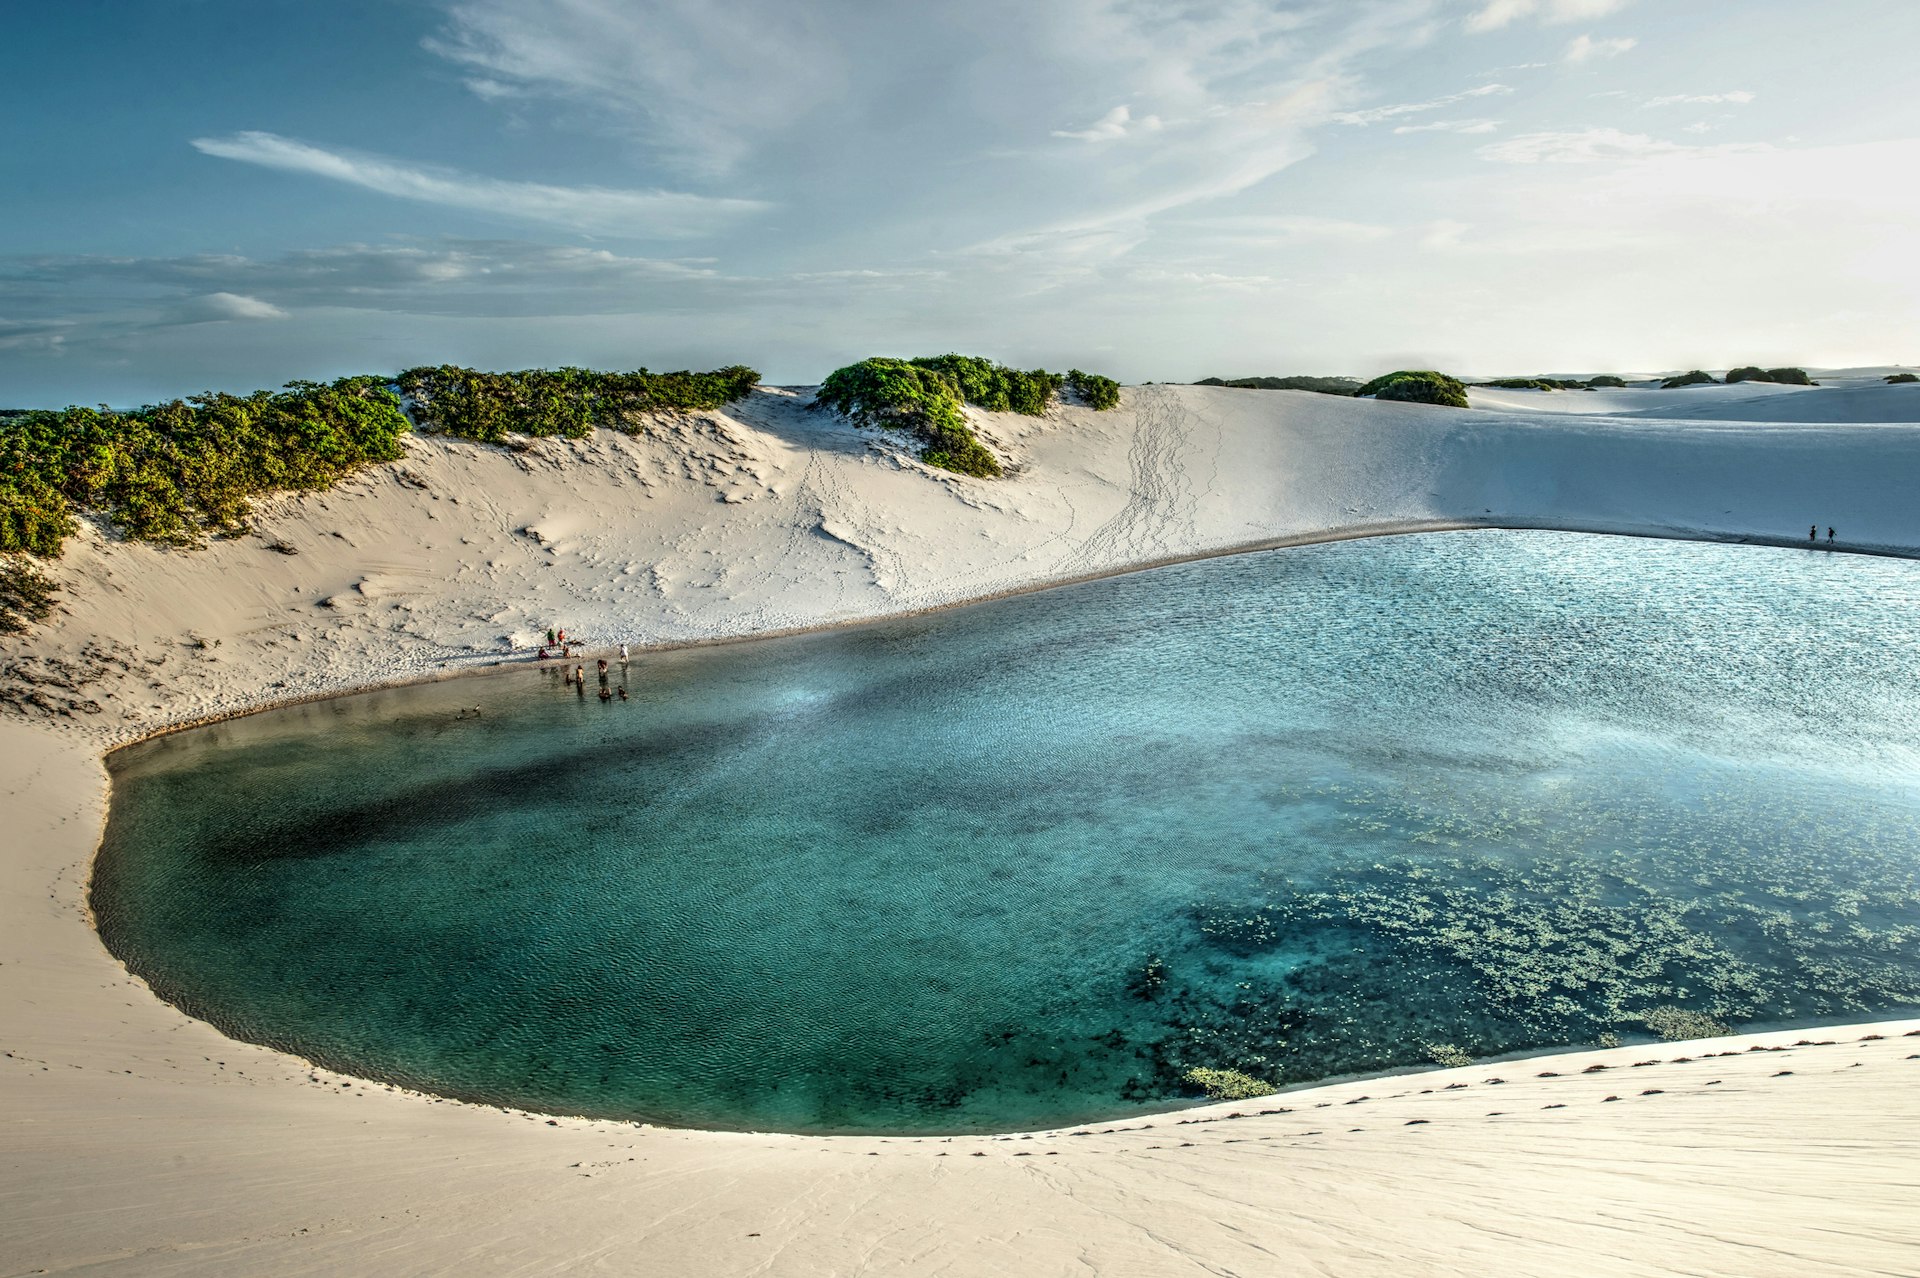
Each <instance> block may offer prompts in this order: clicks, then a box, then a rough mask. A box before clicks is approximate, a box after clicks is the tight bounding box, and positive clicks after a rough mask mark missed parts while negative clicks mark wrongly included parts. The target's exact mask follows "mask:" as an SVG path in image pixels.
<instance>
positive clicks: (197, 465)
mask: <svg viewBox="0 0 1920 1278" xmlns="http://www.w3.org/2000/svg"><path fill="white" fill-rule="evenodd" d="M406 430H407V419H406V416H405V415H404V414H403V413H402V412H401V411H400V402H399V400H398V398H396V397H395V395H394V394H393V392H392V391H391V390H389V389H388V387H387V385H386V383H385V379H383V378H377V377H345V378H342V379H340V380H339V381H336V382H333V383H331V384H326V385H323V384H320V383H317V382H290V383H288V384H287V387H286V389H284V390H280V391H256V392H255V393H254V394H252V395H248V396H245V397H242V396H237V395H225V394H212V393H209V394H205V395H196V396H193V397H192V398H191V399H185V400H175V401H173V402H172V403H170V404H161V405H158V406H154V407H148V408H142V409H140V410H138V411H137V412H131V413H115V412H111V411H108V410H105V409H92V408H68V409H65V410H63V411H60V412H29V413H24V414H21V415H18V416H11V417H7V418H5V419H0V552H18V551H25V552H28V553H31V554H36V555H57V554H59V553H60V547H61V543H62V542H63V541H64V540H65V539H66V537H67V535H68V534H69V533H71V532H72V531H73V512H74V511H75V510H76V509H84V510H98V511H102V512H104V513H105V514H106V515H107V516H108V517H109V518H111V519H112V520H113V522H114V524H115V525H117V526H118V527H119V528H120V530H121V531H122V532H123V533H125V534H126V535H127V536H128V537H132V538H136V539H139V540H143V541H161V542H171V543H176V544H189V543H192V542H194V541H196V540H198V538H199V537H200V536H201V534H202V533H203V532H204V531H205V530H207V529H218V530H232V529H235V528H238V527H240V526H241V525H242V524H243V523H244V522H245V520H246V518H247V516H248V514H249V512H250V507H249V505H248V498H249V497H252V496H254V495H255V494H258V493H265V492H276V491H283V490H289V489H316V488H326V487H329V486H330V485H332V484H333V483H334V482H335V481H336V480H338V479H339V478H340V477H342V476H343V475H345V474H347V473H348V472H350V471H352V470H354V469H355V468H356V467H359V466H363V465H365V464H366V463H368V462H376V461H390V460H392V459H394V458H396V457H399V456H400V452H401V449H400V436H401V435H403V434H405V433H406Z"/></svg>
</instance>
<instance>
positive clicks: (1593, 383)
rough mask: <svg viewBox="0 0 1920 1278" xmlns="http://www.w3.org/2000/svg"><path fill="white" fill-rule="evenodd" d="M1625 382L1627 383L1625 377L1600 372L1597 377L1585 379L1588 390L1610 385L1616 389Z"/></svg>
mask: <svg viewBox="0 0 1920 1278" xmlns="http://www.w3.org/2000/svg"><path fill="white" fill-rule="evenodd" d="M1626 384H1627V379H1626V378H1624V377H1615V376H1614V375H1613V374H1612V373H1602V374H1601V375H1600V376H1598V377H1593V378H1589V379H1587V389H1588V390H1599V389H1600V388H1601V387H1603V386H1610V387H1614V388H1616V389H1618V388H1619V387H1623V386H1625V385H1626Z"/></svg>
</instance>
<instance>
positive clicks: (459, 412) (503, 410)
mask: <svg viewBox="0 0 1920 1278" xmlns="http://www.w3.org/2000/svg"><path fill="white" fill-rule="evenodd" d="M759 381H760V375H759V374H758V373H756V372H754V371H753V370H752V369H750V368H746V367H744V366H741V365H737V364H736V365H733V366H731V367H728V368H720V369H715V370H714V371H712V372H709V373H693V372H686V371H682V372H678V373H649V372H648V371H647V370H646V369H644V368H640V369H635V370H634V371H633V372H631V373H601V372H595V371H594V370H592V369H589V368H530V369H524V370H522V371H520V372H517V373H487V372H482V371H480V370H478V369H472V368H458V367H455V366H454V365H451V364H442V365H440V366H439V367H437V368H410V369H408V370H407V371H406V372H404V373H402V374H400V378H399V384H400V389H401V390H402V391H404V392H406V394H407V396H408V398H410V399H411V400H412V401H413V409H414V416H415V419H416V420H417V421H418V422H419V423H420V424H421V426H423V427H425V428H427V429H429V430H438V431H444V432H446V433H447V434H449V435H459V436H462V437H463V438H466V439H477V440H481V441H484V442H486V443H490V444H497V443H501V442H502V441H504V440H505V439H506V437H507V436H508V435H510V434H513V435H533V436H540V437H548V436H555V435H558V436H563V437H565V438H567V439H582V438H585V437H586V436H587V435H589V434H591V433H592V431H593V430H594V428H595V427H601V426H604V427H609V428H611V429H614V430H619V431H624V432H626V433H628V434H632V433H634V432H635V431H636V430H638V429H640V425H639V420H638V419H639V418H640V417H641V416H643V415H644V414H647V413H658V412H667V411H671V410H682V411H704V410H709V409H715V408H720V407H722V406H723V405H726V404H729V403H732V402H733V401H734V400H737V399H741V398H743V397H745V396H746V395H747V394H748V393H749V392H750V391H752V390H753V388H754V387H755V386H756V385H758V384H759Z"/></svg>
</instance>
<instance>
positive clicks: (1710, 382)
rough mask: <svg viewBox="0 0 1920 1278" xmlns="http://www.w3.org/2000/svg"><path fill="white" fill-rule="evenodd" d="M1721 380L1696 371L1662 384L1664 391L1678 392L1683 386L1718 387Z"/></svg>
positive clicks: (1669, 379)
mask: <svg viewBox="0 0 1920 1278" xmlns="http://www.w3.org/2000/svg"><path fill="white" fill-rule="evenodd" d="M1719 384H1720V382H1719V379H1718V378H1716V377H1715V376H1714V375H1713V374H1712V373H1703V372H1701V371H1700V370H1699V369H1697V368H1696V369H1694V370H1693V371H1692V372H1691V373H1682V374H1680V376H1678V377H1669V378H1668V379H1667V380H1666V381H1664V382H1661V383H1660V387H1661V389H1662V390H1678V389H1680V387H1682V386H1717V385H1719Z"/></svg>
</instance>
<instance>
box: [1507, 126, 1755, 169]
mask: <svg viewBox="0 0 1920 1278" xmlns="http://www.w3.org/2000/svg"><path fill="white" fill-rule="evenodd" d="M1768 149H1769V148H1768V147H1766V146H1764V145H1759V144H1755V145H1731V146H1718V147H1700V146H1688V145H1686V144H1684V143H1680V142H1667V141H1663V140H1661V139H1659V138H1654V137H1649V136H1648V135H1647V134H1645V133H1627V132H1624V131H1623V130H1620V129H1583V130H1581V131H1579V132H1571V133H1523V134H1520V135H1519V136H1518V137H1513V138H1508V139H1507V140H1506V141H1504V142H1495V143H1492V144H1490V145H1487V146H1483V147H1481V148H1480V150H1479V152H1478V154H1479V155H1480V158H1481V159H1484V160H1493V161H1495V162H1497V163H1500V164H1592V163H1595V162H1598V161H1603V160H1635V159H1644V158H1646V157H1649V156H1663V155H1684V154H1693V155H1704V154H1731V153H1735V152H1741V151H1764V150H1768Z"/></svg>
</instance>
